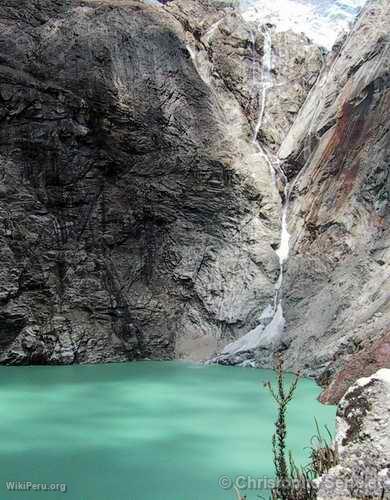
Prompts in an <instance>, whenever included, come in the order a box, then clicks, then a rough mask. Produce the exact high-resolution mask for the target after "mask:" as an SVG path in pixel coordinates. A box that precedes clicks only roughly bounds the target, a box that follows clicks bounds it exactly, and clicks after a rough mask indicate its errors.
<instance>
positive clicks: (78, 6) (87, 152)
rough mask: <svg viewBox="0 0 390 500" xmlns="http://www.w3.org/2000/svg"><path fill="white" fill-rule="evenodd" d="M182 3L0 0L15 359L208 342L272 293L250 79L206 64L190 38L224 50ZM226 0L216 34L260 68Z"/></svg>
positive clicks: (275, 231) (265, 189)
mask: <svg viewBox="0 0 390 500" xmlns="http://www.w3.org/2000/svg"><path fill="white" fill-rule="evenodd" d="M177 3H178V4H180V5H187V7H188V5H195V2H187V3H185V2H177ZM204 5H205V4H204V2H200V3H199V9H200V11H201V9H203V8H204V7H203V6H204ZM209 7H210V6H209V5H208V4H207V8H209ZM174 8H177V9H178V7H177V6H176V7H175V6H174V5H173V4H170V6H169V8H167V9H166V10H164V9H161V8H157V7H151V6H147V5H144V4H143V3H141V2H138V1H135V0H134V1H132V0H112V1H92V0H90V1H84V2H78V1H74V2H71V1H69V2H59V1H54V0H48V1H46V2H45V3H44V5H42V2H30V1H29V2H27V1H25V2H20V1H19V0H18V1H14V0H12V1H11V0H6V1H4V2H2V4H1V6H0V25H1V30H0V56H1V66H0V96H1V98H0V113H1V117H2V120H1V123H0V179H1V184H0V248H1V259H0V356H1V357H0V360H1V362H2V363H16V364H17V363H73V362H101V361H115V360H117V361H119V360H127V359H134V358H148V357H152V358H159V359H164V358H172V357H175V356H176V357H183V356H184V357H189V356H192V357H193V358H207V357H208V356H209V355H210V354H211V353H212V352H214V351H215V350H216V349H217V348H218V345H219V344H222V345H223V344H224V343H226V342H227V341H228V340H230V339H231V338H235V337H237V336H240V335H242V334H244V333H246V332H247V331H249V330H250V329H251V328H253V327H254V326H256V324H257V322H258V320H259V317H260V315H261V311H262V309H263V307H264V306H265V305H266V304H267V303H269V302H270V301H271V300H272V295H273V286H274V282H275V280H276V278H277V273H278V262H277V258H276V256H275V253H274V251H273V249H272V247H271V245H274V244H275V242H277V240H278V235H279V212H280V200H279V196H278V193H277V189H276V187H275V186H274V184H273V182H272V176H271V172H270V170H269V166H268V164H267V162H266V161H265V160H264V158H263V156H262V155H261V154H259V152H258V150H257V148H256V147H255V145H253V144H252V143H251V138H252V131H253V128H254V124H253V115H250V114H249V115H248V116H247V115H246V114H245V112H244V110H245V106H247V105H248V106H249V105H250V91H247V92H248V93H247V96H246V95H244V96H243V97H242V99H238V98H237V95H239V94H240V92H241V90H240V88H241V87H240V82H238V81H236V80H235V76H232V81H233V80H234V82H233V83H232V85H231V86H230V87H229V86H228V85H227V83H226V81H227V79H228V78H229V71H228V70H226V68H225V72H224V75H223V76H219V75H216V76H213V77H212V80H213V81H212V82H207V81H205V79H204V78H203V73H202V71H203V66H202V63H200V64H199V65H198V64H197V61H196V57H195V58H194V59H192V58H191V56H190V52H189V50H188V48H189V47H190V45H191V43H196V44H200V45H199V47H200V46H201V47H202V48H201V49H199V52H201V51H202V53H201V54H200V56H202V57H204V68H208V67H209V65H210V64H213V65H215V66H216V67H222V66H224V67H225V65H226V64H227V61H226V60H224V61H222V62H221V61H219V60H218V61H217V62H215V61H214V57H216V56H215V54H216V53H217V52H218V49H217V48H215V50H214V52H212V51H211V48H210V47H211V46H210V45H209V44H208V43H207V42H206V41H205V40H204V38H203V39H202V38H199V34H198V33H197V31H196V29H195V28H194V27H197V26H198V18H196V16H195V14H194V13H192V14H189V15H187V17H183V18H181V19H179V17H180V16H178V15H174V12H173V9H174ZM170 9H171V11H170ZM179 10H180V9H179ZM215 12H216V15H217V16H220V15H221V12H219V13H218V9H215ZM225 14H226V12H225V10H224V9H222V15H223V16H224V15H225ZM229 16H230V17H229V18H228V19H226V20H225V21H224V24H223V26H225V31H222V32H221V34H220V38H221V39H220V41H219V42H218V43H224V44H225V45H226V44H227V43H228V42H227V39H228V37H231V39H234V43H233V45H232V48H231V57H232V58H233V60H234V61H239V62H240V67H242V68H244V67H245V68H250V67H252V61H251V60H250V54H251V52H252V51H251V50H250V48H248V40H249V38H248V37H249V31H248V30H246V31H245V28H244V27H242V26H241V24H240V23H242V22H243V21H242V20H240V19H239V18H238V17H237V16H236V15H235V14H234V13H233V12H230V13H229ZM229 23H230V24H229ZM231 23H233V24H234V27H233V28H229V26H231ZM235 23H236V24H235ZM221 26H222V25H221ZM229 29H233V31H234V30H235V32H236V31H237V32H238V33H240V35H239V36H238V41H237V39H236V38H235V37H234V36H233V35H230V34H229V33H230V32H229V33H228V31H229ZM240 37H241V38H240ZM242 37H243V38H242ZM245 37H246V38H245ZM305 44H306V42H305ZM243 45H245V47H243ZM194 48H195V47H194ZM312 50H313V54H315V53H316V50H317V49H314V48H313V49H312ZM297 51H299V49H297ZM218 53H219V54H221V53H222V49H220V51H219V52H218ZM309 53H310V54H311V51H309V52H308V54H309ZM248 54H249V55H248ZM310 58H312V59H313V60H314V59H315V55H310ZM310 60H311V59H310ZM260 63H261V61H260V60H259V64H260ZM318 64H319V63H318ZM309 66H310V71H309V70H308V71H309V73H310V75H309V74H307V75H306V73H305V71H306V69H305V70H304V71H303V72H302V74H301V77H300V78H302V85H301V87H299V89H298V90H299V92H300V93H301V94H302V97H303V94H304V92H306V91H307V81H309V80H310V79H311V78H312V73H313V72H314V73H315V71H318V68H317V70H316V69H315V68H314V67H313V66H312V62H310V63H308V67H309ZM303 67H304V68H306V66H305V65H304V66H303ZM245 85H246V84H245V83H244V84H243V87H242V88H244V87H245ZM246 99H247V100H248V103H246ZM288 113H289V116H290V119H291V116H293V113H292V111H291V110H290V111H288ZM291 113H292V114H291ZM232 123H233V124H234V126H232ZM278 133H279V132H278ZM276 135H278V134H276ZM278 140H279V139H278Z"/></svg>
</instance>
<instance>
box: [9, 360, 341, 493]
mask: <svg viewBox="0 0 390 500" xmlns="http://www.w3.org/2000/svg"><path fill="white" fill-rule="evenodd" d="M266 380H274V374H273V373H272V372H270V371H267V370H253V369H245V368H233V367H223V366H207V367H206V366H199V365H189V364H185V363H180V362H139V363H128V364H114V365H97V366H64V367H45V366H44V367H1V368H0V381H1V382H0V415H1V417H0V443H1V445H0V498H1V499H6V500H12V499H13V498H15V499H16V498H24V499H26V500H34V499H37V500H40V499H47V500H56V499H63V500H65V499H67V500H220V499H221V500H222V499H225V500H229V499H233V498H234V495H233V492H232V491H231V490H227V491H225V490H223V489H222V488H220V487H219V485H218V478H219V477H220V476H228V477H232V478H233V477H236V476H238V475H245V476H247V475H250V476H252V477H255V478H258V477H263V476H269V477H272V476H273V464H272V454H271V435H272V432H273V420H274V419H275V408H274V405H273V404H272V402H271V399H270V397H269V395H268V393H267V391H266V390H265V389H264V388H263V386H262V384H263V382H264V381H266ZM318 393H319V390H318V387H317V386H316V385H315V384H314V383H313V382H312V381H310V380H302V381H301V382H300V384H299V387H298V391H297V397H296V398H295V400H294V401H293V402H292V404H291V408H290V412H289V422H290V426H289V430H290V433H289V447H290V448H291V449H292V450H293V451H294V453H295V455H296V456H297V458H298V459H299V460H300V461H302V462H304V461H305V456H306V454H307V450H305V449H304V447H305V446H306V445H308V444H309V441H310V438H311V436H312V435H313V434H314V431H315V429H314V427H315V425H314V420H313V419H314V416H316V417H317V419H318V420H319V421H320V422H321V424H328V425H329V426H330V427H333V422H334V417H335V408H334V407H326V406H322V405H320V403H318V402H317V401H316V397H317V396H318ZM6 481H32V482H37V483H66V484H67V492H66V493H60V492H33V491H30V492H22V491H21V492H7V490H6V485H5V482H6ZM258 493H259V492H257V491H256V492H255V491H251V492H249V493H248V500H251V499H255V498H257V497H256V495H257V494H258Z"/></svg>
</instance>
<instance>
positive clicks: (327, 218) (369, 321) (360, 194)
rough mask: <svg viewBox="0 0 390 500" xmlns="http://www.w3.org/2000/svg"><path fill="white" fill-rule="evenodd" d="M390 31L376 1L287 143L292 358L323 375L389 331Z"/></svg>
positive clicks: (337, 53) (389, 18) (389, 10)
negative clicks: (290, 248) (289, 186)
mask: <svg viewBox="0 0 390 500" xmlns="http://www.w3.org/2000/svg"><path fill="white" fill-rule="evenodd" d="M389 33H390V5H389V3H388V2H386V1H382V0H376V1H372V2H369V4H368V5H367V7H366V8H365V10H364V12H363V14H362V15H361V16H360V18H359V20H358V22H357V24H356V26H355V27H354V29H353V31H352V32H351V34H350V35H349V36H348V37H347V38H346V39H345V40H344V41H343V42H342V43H340V44H339V45H338V47H336V49H335V50H334V51H333V52H332V53H331V54H330V55H329V58H328V60H327V64H326V67H325V68H324V70H323V72H322V74H321V76H320V79H319V81H318V83H317V84H316V85H315V87H314V88H313V89H312V91H311V93H310V95H309V97H308V99H307V101H306V103H305V105H304V106H303V108H302V109H301V111H300V113H299V115H298V117H297V119H296V121H295V124H294V126H293V127H292V128H291V130H290V132H289V134H288V136H287V138H286V139H285V141H284V143H283V144H282V146H281V149H280V156H281V158H282V160H283V166H284V169H285V171H286V172H287V174H288V176H289V178H290V181H291V186H292V190H291V199H290V210H289V223H290V227H289V230H290V233H291V234H292V237H293V239H292V250H291V256H290V259H289V263H288V271H287V277H286V280H285V287H284V291H285V296H284V303H285V307H284V308H285V312H286V319H287V323H288V331H289V337H288V343H289V344H290V347H289V349H288V350H287V351H286V362H287V364H288V366H289V367H290V368H302V367H303V369H304V371H305V373H306V374H311V375H321V379H322V381H323V382H324V383H326V382H327V381H329V378H330V377H332V376H333V374H334V373H335V372H337V371H338V370H340V369H341V368H343V359H344V357H345V356H346V355H349V354H351V353H354V352H357V351H358V350H360V349H365V348H367V347H368V346H369V345H370V343H372V342H373V341H374V340H375V339H379V338H380V337H382V336H384V335H386V334H388V333H389V332H390V308H389V300H390V279H389V277H390V267H389V263H390V232H389V227H390V224H389V223H390V205H389V198H390V167H389V165H390V161H389V159H390V133H389V129H390V115H389V113H388V109H389V105H390V79H389V70H390V38H389ZM387 356H388V355H387Z"/></svg>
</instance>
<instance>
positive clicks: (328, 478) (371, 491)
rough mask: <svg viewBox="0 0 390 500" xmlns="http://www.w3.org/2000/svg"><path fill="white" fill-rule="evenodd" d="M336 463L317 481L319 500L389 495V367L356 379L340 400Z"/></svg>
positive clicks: (386, 496) (385, 497)
mask: <svg viewBox="0 0 390 500" xmlns="http://www.w3.org/2000/svg"><path fill="white" fill-rule="evenodd" d="M335 441H336V442H335V444H336V446H337V450H338V453H339V464H338V465H337V466H336V467H333V468H332V469H330V470H329V472H328V473H327V474H325V475H323V476H322V477H321V478H320V479H319V481H318V486H319V490H318V499H319V500H328V499H334V500H344V499H345V500H346V499H357V498H384V499H387V498H389V497H390V468H389V463H390V370H388V369H381V370H379V371H377V372H376V373H375V374H374V375H372V376H371V377H368V378H361V379H359V380H358V381H357V382H356V383H355V384H354V385H353V386H352V387H351V388H350V389H349V390H348V391H347V393H346V394H345V396H344V397H343V399H342V400H341V401H340V403H339V407H338V412H337V433H336V440H335Z"/></svg>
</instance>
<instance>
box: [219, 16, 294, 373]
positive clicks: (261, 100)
mask: <svg viewBox="0 0 390 500" xmlns="http://www.w3.org/2000/svg"><path fill="white" fill-rule="evenodd" d="M258 30H261V33H262V34H263V37H264V42H263V57H262V63H261V77H260V79H259V81H257V79H256V65H257V60H256V56H255V52H256V32H254V31H251V39H252V51H253V57H252V78H253V89H254V92H255V98H256V99H257V104H258V110H259V112H258V117H257V121H256V124H255V127H254V131H253V137H252V143H253V144H254V145H255V147H256V148H257V150H258V151H259V154H260V155H261V157H262V158H263V159H264V160H265V162H266V163H267V165H268V166H269V168H270V171H271V175H272V179H273V182H274V184H275V186H276V184H277V178H278V179H279V180H280V181H281V182H282V184H283V186H284V190H283V196H282V217H281V235H280V244H279V247H278V249H277V250H276V254H277V256H278V258H279V265H280V271H279V277H278V280H277V282H276V284H275V292H274V300H273V304H269V305H267V306H266V307H265V309H264V310H263V312H262V314H261V316H260V321H261V323H260V324H259V325H258V326H257V327H256V328H254V329H253V330H251V331H250V332H248V333H247V334H246V335H244V336H243V337H241V338H239V339H238V340H236V341H235V342H232V343H231V344H228V345H227V346H226V347H225V348H224V350H223V351H222V354H221V355H220V356H217V357H216V358H214V359H213V360H212V362H226V361H229V360H230V359H231V357H232V356H235V355H237V354H239V353H243V352H246V351H252V350H254V349H256V348H257V347H260V346H268V345H270V344H272V343H275V342H277V341H279V340H280V338H281V337H282V336H283V333H284V331H285V325H286V321H285V318H284V313H283V306H282V300H281V290H282V286H283V276H284V267H285V264H286V262H287V259H288V255H289V247H290V234H289V232H288V205H289V185H288V179H287V177H286V175H285V173H284V172H283V170H282V169H281V167H280V165H279V160H278V158H275V157H273V156H271V154H270V153H268V152H267V151H266V149H265V148H264V147H263V146H262V144H261V142H260V141H259V139H258V135H259V132H260V130H261V127H262V125H263V120H264V114H265V111H266V106H267V93H268V90H269V89H270V88H271V87H272V33H271V29H270V28H269V27H268V26H267V25H263V26H261V27H259V28H258ZM267 322H268V324H267ZM243 365H245V366H248V365H250V366H254V364H253V362H252V361H248V360H245V361H243Z"/></svg>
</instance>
